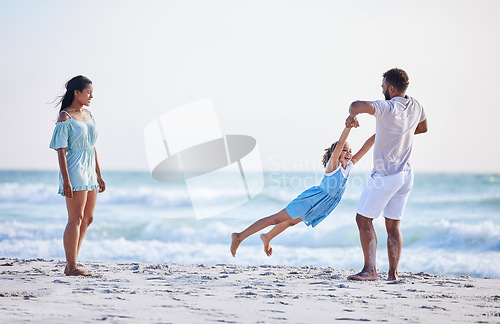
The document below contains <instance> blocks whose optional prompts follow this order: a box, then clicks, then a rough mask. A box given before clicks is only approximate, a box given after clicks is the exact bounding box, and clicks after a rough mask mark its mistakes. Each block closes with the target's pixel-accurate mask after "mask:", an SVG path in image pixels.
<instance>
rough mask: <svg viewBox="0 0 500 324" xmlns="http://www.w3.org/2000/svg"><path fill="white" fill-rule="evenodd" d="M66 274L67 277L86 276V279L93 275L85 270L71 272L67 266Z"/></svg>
mask: <svg viewBox="0 0 500 324" xmlns="http://www.w3.org/2000/svg"><path fill="white" fill-rule="evenodd" d="M64 274H65V275H67V276H84V277H89V276H91V275H92V274H91V273H90V272H88V271H87V270H83V269H78V268H74V269H73V270H70V269H69V267H68V266H66V268H65V269H64Z"/></svg>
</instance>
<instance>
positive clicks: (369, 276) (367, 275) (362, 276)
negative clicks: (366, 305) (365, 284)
mask: <svg viewBox="0 0 500 324" xmlns="http://www.w3.org/2000/svg"><path fill="white" fill-rule="evenodd" d="M347 279H348V280H358V281H368V280H377V279H378V275H377V272H371V271H361V272H359V273H356V274H355V275H351V276H349V277H347Z"/></svg>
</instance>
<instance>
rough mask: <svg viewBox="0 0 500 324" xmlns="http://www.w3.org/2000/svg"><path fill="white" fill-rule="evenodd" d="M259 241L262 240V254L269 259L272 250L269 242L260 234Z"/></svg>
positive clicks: (264, 235)
mask: <svg viewBox="0 0 500 324" xmlns="http://www.w3.org/2000/svg"><path fill="white" fill-rule="evenodd" d="M260 239H261V240H262V243H264V252H265V253H266V255H267V256H269V257H270V256H271V255H272V254H273V248H272V247H270V246H269V243H271V240H270V239H269V238H268V237H267V235H266V234H260Z"/></svg>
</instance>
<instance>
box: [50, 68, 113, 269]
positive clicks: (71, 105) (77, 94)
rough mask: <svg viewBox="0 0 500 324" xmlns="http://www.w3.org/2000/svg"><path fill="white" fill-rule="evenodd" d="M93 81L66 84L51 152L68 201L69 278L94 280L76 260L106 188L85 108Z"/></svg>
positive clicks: (66, 247) (83, 79)
mask: <svg viewBox="0 0 500 324" xmlns="http://www.w3.org/2000/svg"><path fill="white" fill-rule="evenodd" d="M92 91H93V86H92V81H90V80H89V79H88V78H86V77H84V76H82V75H79V76H76V77H74V78H72V79H71V80H69V81H68V83H66V93H65V94H64V96H62V99H61V110H60V111H59V118H58V119H57V123H56V127H55V129H54V134H53V135H52V140H51V142H50V148H52V149H54V150H56V151H57V157H58V159H59V169H60V171H61V173H60V175H59V194H61V195H63V196H65V197H66V208H67V210H68V223H67V225H66V229H65V231H64V236H63V245H64V251H65V253H66V269H65V270H64V273H65V274H66V275H68V276H90V273H89V272H88V271H86V270H83V269H79V268H77V266H76V259H77V257H78V252H79V250H80V246H81V245H82V241H83V238H84V237H85V233H86V232H87V228H88V227H89V225H90V223H92V219H93V214H94V208H95V203H96V198H97V191H98V190H99V192H103V191H104V190H105V188H106V185H105V183H104V181H103V180H102V177H101V171H100V169H99V163H98V162H97V152H96V149H95V147H94V144H95V142H96V139H97V127H96V124H95V122H94V118H93V117H92V114H91V113H90V111H89V110H87V109H85V108H84V106H89V105H90V100H91V99H92Z"/></svg>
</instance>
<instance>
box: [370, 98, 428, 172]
mask: <svg viewBox="0 0 500 324" xmlns="http://www.w3.org/2000/svg"><path fill="white" fill-rule="evenodd" d="M373 105H374V106H375V114H374V116H375V117H376V118H377V128H376V132H375V134H376V135H375V144H374V148H373V172H374V173H378V174H382V175H392V174H396V173H399V172H402V171H407V170H411V166H410V161H409V159H410V155H411V149H412V145H413V136H414V133H415V129H416V128H417V125H418V124H419V123H421V122H423V121H424V120H425V119H426V117H425V112H424V108H423V107H422V106H421V105H420V104H419V103H418V101H416V100H415V99H413V98H411V97H408V96H405V98H403V97H394V98H392V99H391V100H377V101H373Z"/></svg>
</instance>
